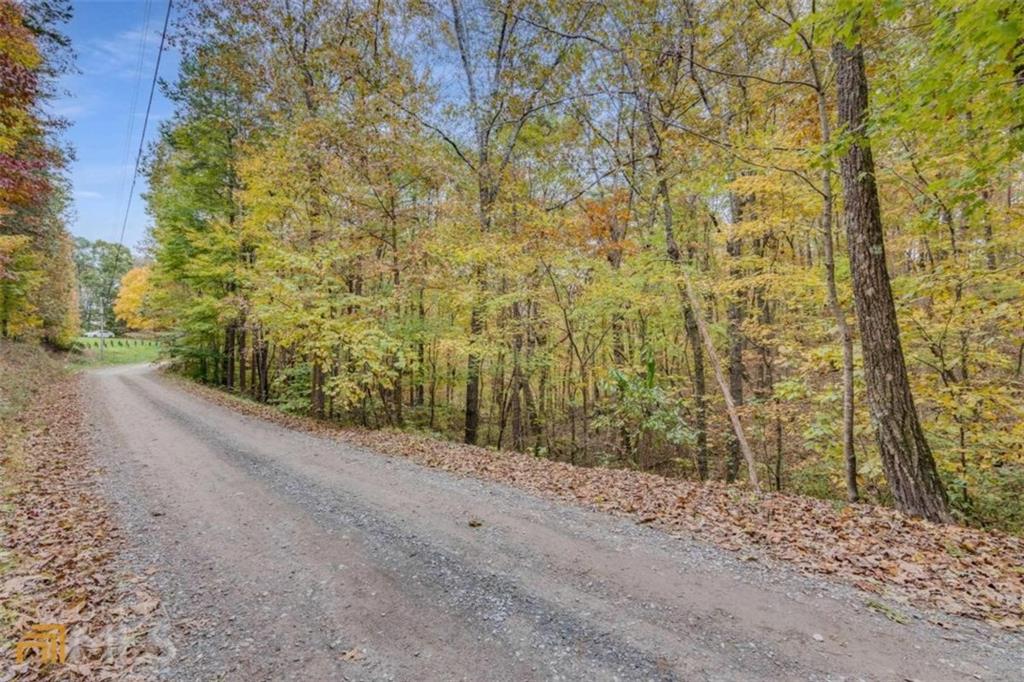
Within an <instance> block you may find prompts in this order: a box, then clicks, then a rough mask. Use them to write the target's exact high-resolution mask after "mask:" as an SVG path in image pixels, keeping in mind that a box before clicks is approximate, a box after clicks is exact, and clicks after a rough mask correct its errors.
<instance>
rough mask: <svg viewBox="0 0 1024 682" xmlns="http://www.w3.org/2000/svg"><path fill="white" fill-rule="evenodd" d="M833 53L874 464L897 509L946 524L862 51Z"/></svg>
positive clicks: (841, 46) (837, 49) (842, 47)
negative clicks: (886, 211)
mask: <svg viewBox="0 0 1024 682" xmlns="http://www.w3.org/2000/svg"><path fill="white" fill-rule="evenodd" d="M833 58H834V60H835V62H836V91H837V100H838V112H839V118H838V120H839V124H840V125H841V126H843V127H844V128H845V129H846V131H847V132H849V133H852V134H855V135H857V136H858V137H857V138H856V139H855V140H853V144H851V145H850V146H849V147H848V148H847V150H846V152H845V153H844V154H843V155H842V156H841V157H840V159H839V169H840V175H841V177H842V181H843V200H844V216H845V221H846V234H847V241H848V245H849V252H850V269H851V270H852V272H853V297H854V307H855V308H856V311H857V320H858V324H859V328H860V335H861V347H862V350H863V355H864V379H865V383H866V384H867V399H868V407H869V409H870V411H871V418H872V421H873V422H874V426H875V435H876V438H877V440H878V448H879V453H880V455H881V459H882V468H883V470H884V471H885V475H886V478H887V479H888V481H889V487H890V489H891V491H892V496H893V499H894V501H895V503H896V506H897V508H898V509H900V510H901V511H903V512H904V513H907V514H910V515H913V516H922V517H924V518H927V519H930V520H932V521H936V522H946V521H949V520H950V515H949V508H948V503H947V500H946V492H945V490H944V489H943V487H942V482H941V481H940V480H939V475H938V472H937V471H936V468H935V460H934V459H933V458H932V453H931V449H930V448H929V447H928V441H927V440H925V436H924V431H923V430H922V428H921V422H920V420H919V419H918V416H917V409H916V408H915V406H914V399H913V396H912V394H911V391H910V381H909V379H908V377H907V368H906V362H905V360H904V357H903V348H902V346H901V344H900V331H899V325H898V323H897V319H896V306H895V304H894V302H893V297H892V288H891V286H890V282H889V271H888V268H887V266H886V261H885V243H884V236H883V229H882V218H881V210H880V208H879V202H878V187H877V186H876V184H875V167H874V159H873V158H872V155H871V145H870V141H869V140H868V139H867V138H866V137H865V128H866V121H867V114H868V84H867V74H866V73H865V69H864V54H863V50H862V48H861V46H860V45H856V46H855V47H847V46H846V45H844V44H842V43H836V44H835V45H834V46H833Z"/></svg>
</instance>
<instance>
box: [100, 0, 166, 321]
mask: <svg viewBox="0 0 1024 682" xmlns="http://www.w3.org/2000/svg"><path fill="white" fill-rule="evenodd" d="M173 2H174V0H168V2H167V12H166V13H165V14H164V28H163V31H161V33H160V49H159V50H158V51H157V53H156V64H155V65H154V66H153V79H152V80H151V81H150V83H149V101H147V102H146V115H145V117H144V118H143V119H142V135H141V136H140V137H139V151H138V153H137V154H136V155H135V168H134V170H133V171H132V184H131V188H130V189H129V190H128V203H127V204H126V205H125V209H124V219H123V220H122V221H121V235H120V236H119V237H118V238H117V249H116V250H115V251H114V266H113V268H112V269H111V272H110V280H109V281H108V282H107V290H106V293H105V294H104V296H103V300H104V302H106V303H107V305H109V301H110V293H111V291H112V290H113V288H114V278H115V277H116V276H117V266H118V265H120V262H121V249H122V247H123V246H124V233H125V230H126V229H127V228H128V214H129V213H131V210H132V199H134V198H135V183H136V182H137V181H138V179H139V165H141V163H142V150H143V149H144V147H145V144H146V129H147V128H148V127H149V114H150V112H151V111H152V109H153V94H154V93H155V92H156V81H157V75H158V74H159V73H160V58H161V57H162V56H163V54H164V43H165V41H166V40H167V26H168V23H169V22H170V19H171V5H172V4H173ZM107 312H108V313H109V310H108V311H107ZM103 323H104V325H105V324H106V319H104V320H103Z"/></svg>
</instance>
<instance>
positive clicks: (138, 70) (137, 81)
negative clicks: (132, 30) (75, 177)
mask: <svg viewBox="0 0 1024 682" xmlns="http://www.w3.org/2000/svg"><path fill="white" fill-rule="evenodd" d="M152 9H153V0H146V11H145V14H144V17H145V18H144V20H143V22H142V33H140V34H139V58H138V59H137V60H136V61H135V78H134V79H133V80H132V100H131V101H132V103H131V108H130V109H129V110H128V129H127V130H126V131H125V135H124V150H123V151H122V153H121V177H120V179H119V181H118V184H117V195H116V196H117V203H121V200H122V197H123V196H124V188H125V187H126V186H127V184H128V162H129V160H131V151H132V140H133V139H135V114H136V112H137V111H138V108H139V91H140V90H142V65H143V63H144V62H145V61H146V36H148V35H149V19H150V16H151V14H152V11H151V10H152Z"/></svg>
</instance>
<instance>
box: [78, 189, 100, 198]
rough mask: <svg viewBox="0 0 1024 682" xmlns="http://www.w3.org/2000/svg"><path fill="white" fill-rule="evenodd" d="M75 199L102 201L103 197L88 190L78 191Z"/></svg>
mask: <svg viewBox="0 0 1024 682" xmlns="http://www.w3.org/2000/svg"><path fill="white" fill-rule="evenodd" d="M75 198H76V199H102V198H103V195H102V194H100V193H99V192H93V191H92V190H88V189H76V190H75Z"/></svg>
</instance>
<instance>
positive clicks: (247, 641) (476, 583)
mask: <svg viewBox="0 0 1024 682" xmlns="http://www.w3.org/2000/svg"><path fill="white" fill-rule="evenodd" d="M86 386H87V391H88V392H89V394H88V396H87V397H88V402H89V403H90V406H91V407H90V410H91V414H90V425H91V427H92V431H93V436H94V447H95V450H96V453H97V456H98V457H99V458H100V461H101V463H102V464H103V465H104V466H105V469H106V471H107V479H106V481H105V483H104V486H105V492H106V494H107V495H109V496H110V498H111V499H112V501H114V503H115V505H116V508H117V510H118V514H119V521H120V522H121V523H122V525H123V526H124V527H125V528H126V529H127V531H128V532H129V533H130V534H131V536H132V537H133V538H134V539H133V540H132V541H131V553H130V556H128V557H127V558H126V561H128V562H129V563H130V564H132V568H133V570H138V571H146V570H149V571H155V572H154V574H153V581H154V583H155V584H156V586H157V587H158V588H159V589H160V590H161V592H162V598H163V607H162V608H163V609H164V612H163V616H162V617H163V618H166V619H167V621H168V623H169V625H171V626H172V629H171V631H172V632H173V633H174V635H173V639H174V644H175V648H176V652H175V654H174V656H173V657H168V660H167V661H166V664H165V666H164V669H163V670H162V672H163V673H165V674H166V675H167V677H168V678H170V679H183V680H184V679H188V680H192V679H203V680H207V679H245V680H250V681H255V680H282V679H295V680H310V681H317V680H349V679H351V680H364V679H365V680H371V679H372V680H382V679H383V680H389V679H395V680H455V679H465V680H474V681H477V680H533V679H537V680H555V679H562V680H612V679H621V680H636V679H644V680H647V679H679V680H704V679H708V680H768V679H778V680H796V679H820V680H825V679H829V680H840V679H877V680H905V679H920V680H946V679H950V680H956V679H986V680H1011V679H1021V670H1024V638H1022V637H1020V636H1013V635H1007V634H1003V633H998V632H996V631H994V630H990V629H989V628H987V627H986V626H984V625H980V624H972V623H965V622H960V623H958V624H957V625H955V626H954V627H953V628H952V629H950V628H938V627H936V626H933V625H931V624H929V623H928V622H927V620H926V618H924V617H922V614H919V613H916V612H914V611H913V610H911V609H906V608H904V607H901V609H902V611H903V612H904V613H908V614H910V616H911V622H910V623H909V624H905V625H904V624H899V623H896V622H893V621H891V620H888V619H887V618H886V617H885V616H884V614H882V613H879V612H878V611H876V610H872V609H869V608H867V607H866V601H867V597H866V596H865V595H863V594H860V593H858V592H856V591H855V590H851V589H848V588H845V587H841V586H838V585H832V584H830V583H828V582H825V581H822V580H818V579H814V578H808V577H806V576H802V575H799V574H796V573H794V572H792V571H789V570H787V569H786V568H785V567H782V566H779V565H777V564H769V563H767V562H764V561H758V562H745V561H742V560H741V558H740V557H737V556H735V555H733V554H730V553H728V552H724V551H721V550H718V549H715V548H713V547H711V546H707V545H704V544H701V543H697V542H691V541H688V540H683V539H679V538H674V537H671V536H669V535H667V534H665V533H662V532H660V531H657V530H652V529H648V528H644V527H640V526H636V525H634V524H632V523H630V522H628V521H626V520H623V519H618V518H614V517H611V516H608V515H604V514H599V513H596V512H590V511H586V510H582V509H577V508H573V507H568V506H563V505H558V504H554V503H552V502H549V501H546V500H542V499H539V498H537V497H534V496H532V495H529V494H526V493H523V492H520V491H518V490H516V489H514V488H511V487H507V486H502V485H498V484H494V483H487V482H482V481H478V480H474V479H468V478H461V477H456V476H452V475H450V474H447V473H444V472H440V471H436V470H432V469H429V468H425V467H421V466H418V465H415V464H412V463H410V462H408V461H405V460H402V459H399V458H392V457H387V456H385V455H381V454H376V453H371V452H368V451H366V450H361V449H359V448H356V447H348V446H345V445H340V444H338V443H336V442H333V441H329V440H326V439H322V438H318V437H315V436H312V435H309V434H305V433H299V432H296V431H291V430H288V429H286V428H283V427H281V426H278V425H274V424H270V423H267V422H263V421H260V420H257V419H254V418H251V417H246V416H242V415H239V414H237V413H235V412H232V411H230V410H229V409H227V408H224V407H221V406H218V405H214V404H212V403H210V402H207V401H204V400H203V399H201V398H197V397H196V396H195V395H192V394H191V393H187V392H184V391H182V390H181V389H179V388H177V387H176V386H175V385H174V384H173V383H172V382H168V381H166V380H164V379H162V378H161V377H160V376H159V375H158V374H157V373H156V372H155V371H154V370H152V369H150V368H147V367H141V366H131V367H120V368H111V369H104V370H98V371H95V372H93V373H91V374H90V376H89V377H88V379H87V382H86Z"/></svg>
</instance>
